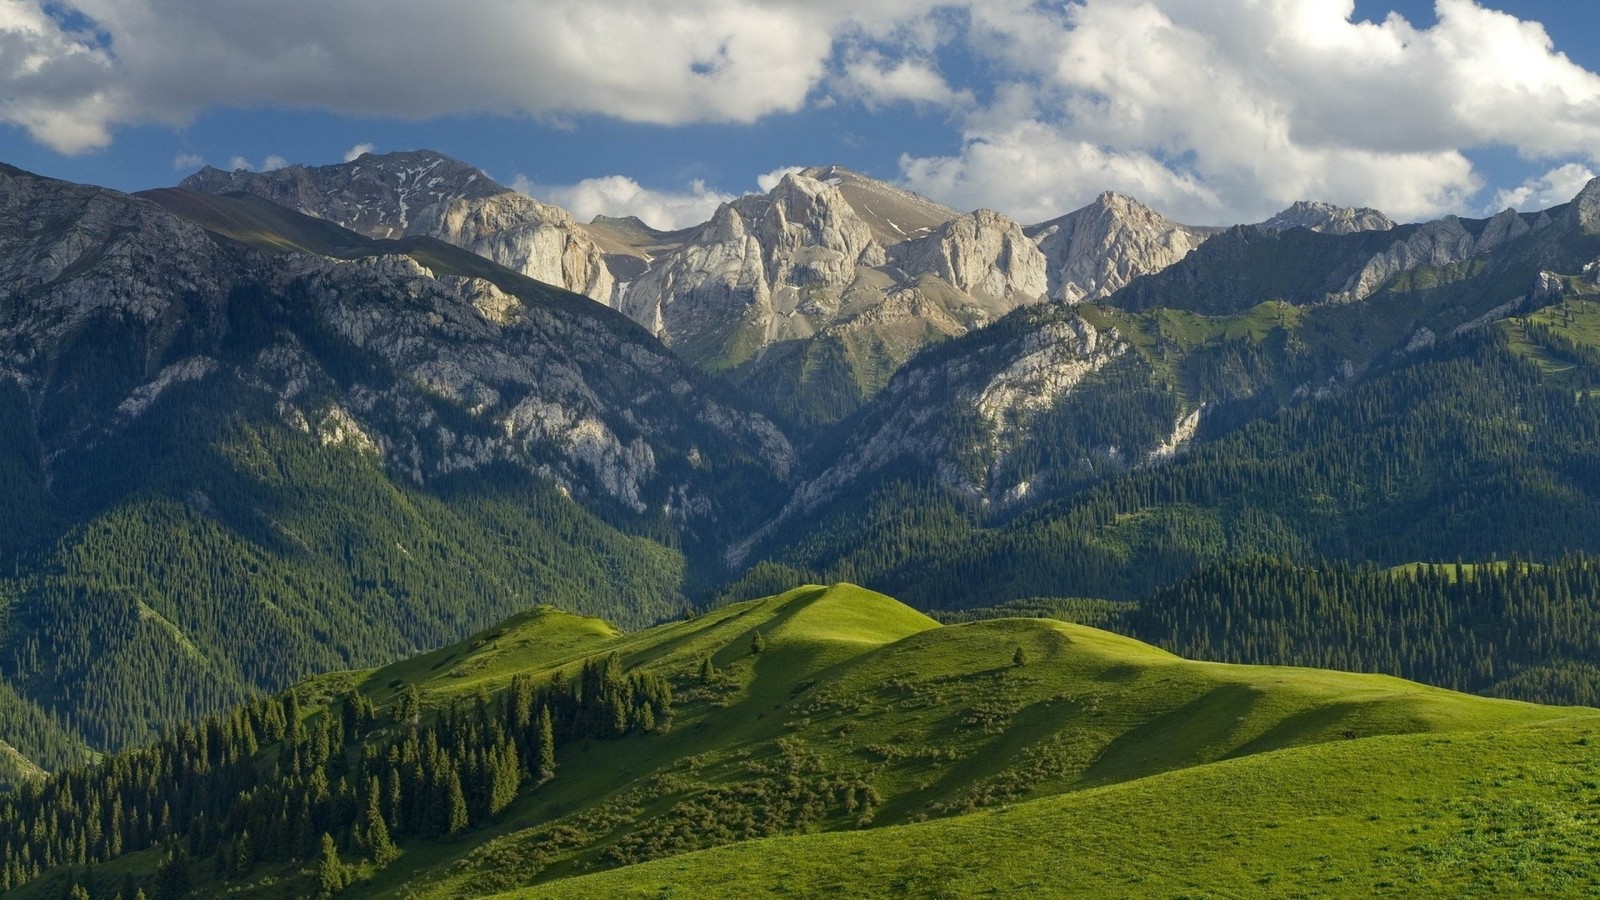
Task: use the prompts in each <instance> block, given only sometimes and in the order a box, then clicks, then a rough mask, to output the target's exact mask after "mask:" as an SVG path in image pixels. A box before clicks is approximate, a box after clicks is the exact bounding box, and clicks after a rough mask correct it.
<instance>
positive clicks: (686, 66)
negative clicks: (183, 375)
mask: <svg viewBox="0 0 1600 900" xmlns="http://www.w3.org/2000/svg"><path fill="white" fill-rule="evenodd" d="M51 3H55V4H57V5H59V6H64V7H69V8H71V9H72V10H73V11H75V12H77V13H81V14H82V15H83V16H86V17H88V19H90V20H92V21H93V23H94V25H95V28H96V29H97V33H96V34H80V33H76V32H72V31H69V30H67V29H65V28H63V26H62V25H61V24H60V23H59V22H58V21H57V19H56V18H52V17H51V16H50V15H47V14H46V13H45V11H44V10H45V8H46V7H47V6H49V5H50V4H51ZM931 6H933V3H932V2H930V0H679V2H675V3H670V4H667V3H658V2H655V0H546V2H542V3H540V4H538V8H537V9H536V10H531V9H530V7H529V6H528V4H527V3H526V2H524V0H480V2H476V3H472V4H457V5H455V6H452V7H451V8H450V10H449V12H448V14H441V9H440V7H439V5H438V4H437V3H435V2H431V0H341V2H339V3H328V2H326V0H278V2H275V3H260V2H255V3H216V2H214V0H65V2H63V0H48V2H47V0H0V97H3V98H6V99H5V100H4V101H3V103H0V120H3V121H8V122H11V123H13V124H17V125H21V126H22V127H25V128H27V129H28V130H29V132H30V133H31V134H32V135H33V136H34V137H35V139H37V140H39V141H42V142H44V143H47V144H48V145H50V146H52V147H54V148H56V149H58V150H60V151H62V152H66V153H72V152H80V151H82V150H86V149H93V148H96V147H102V146H105V145H106V144H107V143H109V141H110V129H111V127H112V126H115V125H117V124H121V123H133V122H144V121H165V122H181V121H184V120H186V119H187V118H188V117H190V116H192V115H194V114H195V113H196V112H197V111H198V110H201V109H204V108H207V107H211V106H216V105H227V106H235V107H240V106H250V105H255V104H272V105H276V106H283V107H293V108H317V109H328V110H332V111H335V112H339V113H345V114H355V115H375V116H397V117H403V118H427V117H434V116H440V115H446V114H454V113H467V112H493V113H501V114H512V115H517V114H528V115H535V116H541V117H550V118H561V117H567V116H572V115H582V114H595V113H597V114H601V115H606V116H613V117H616V118H620V119H626V120H630V121H637V122H651V123H661V124H679V123H685V122H705V121H710V122H750V121H754V120H756V119H758V118H760V117H762V116H765V115H768V114H771V113H776V112H785V111H792V110H796V109H799V108H801V107H802V106H803V105H804V104H805V102H806V98H807V96H808V95H809V94H810V93H811V91H812V89H813V88H814V87H816V86H817V85H818V84H819V83H820V82H821V81H822V79H823V78H824V77H825V75H826V74H827V69H828V64H829V61H830V59H832V57H833V55H834V48H835V42H836V40H837V39H839V38H841V36H845V35H849V34H852V33H855V32H857V31H860V30H862V29H866V28H868V26H871V28H874V29H876V28H883V27H891V26H892V24H893V23H895V22H898V21H912V20H915V19H917V18H918V17H919V16H921V15H922V13H923V11H924V10H925V9H927V8H929V7H931ZM112 47H114V48H115V52H114V53H113V52H112V51H111V49H110V48H112Z"/></svg>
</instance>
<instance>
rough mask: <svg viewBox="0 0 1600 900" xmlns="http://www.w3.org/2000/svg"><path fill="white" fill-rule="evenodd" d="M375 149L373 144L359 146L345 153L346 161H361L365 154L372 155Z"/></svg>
mask: <svg viewBox="0 0 1600 900" xmlns="http://www.w3.org/2000/svg"><path fill="white" fill-rule="evenodd" d="M373 149H375V148H374V145H372V144H357V145H355V146H354V147H351V148H350V149H349V150H346V151H345V152H344V161H345V162H355V161H356V160H358V159H360V158H361V156H362V155H363V154H366V153H371V152H372V151H373Z"/></svg>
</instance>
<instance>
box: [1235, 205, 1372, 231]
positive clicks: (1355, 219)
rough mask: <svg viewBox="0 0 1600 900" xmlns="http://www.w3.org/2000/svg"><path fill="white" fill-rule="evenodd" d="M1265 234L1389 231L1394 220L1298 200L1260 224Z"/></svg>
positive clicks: (1368, 210) (1360, 209)
mask: <svg viewBox="0 0 1600 900" xmlns="http://www.w3.org/2000/svg"><path fill="white" fill-rule="evenodd" d="M1261 227H1262V228H1265V229H1267V230H1268V231H1287V230H1289V229H1290V228H1306V229H1309V230H1311V231H1319V232H1321V233H1323V234H1354V233H1356V232H1358V231H1388V230H1389V229H1391V228H1394V227H1395V222H1394V220H1393V219H1391V218H1389V217H1388V216H1386V215H1384V214H1383V213H1381V212H1379V211H1378V210H1375V209H1371V208H1369V207H1365V206H1361V207H1351V206H1335V205H1333V204H1332V203H1322V202H1319V201H1311V200H1300V201H1298V202H1296V203H1295V204H1294V205H1293V206H1290V207H1289V208H1288V209H1286V210H1284V211H1283V212H1280V213H1278V214H1277V215H1275V216H1273V217H1272V218H1270V219H1268V220H1266V221H1265V222H1262V223H1261Z"/></svg>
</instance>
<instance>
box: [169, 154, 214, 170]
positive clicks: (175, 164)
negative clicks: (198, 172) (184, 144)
mask: <svg viewBox="0 0 1600 900" xmlns="http://www.w3.org/2000/svg"><path fill="white" fill-rule="evenodd" d="M205 164H206V158H205V157H204V156H201V155H200V154H198V153H179V154H178V155H177V156H174V157H173V158H172V170H173V171H174V172H191V171H194V170H195V169H198V168H200V167H201V166H203V165H205Z"/></svg>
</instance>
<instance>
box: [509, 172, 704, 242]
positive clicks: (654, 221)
mask: <svg viewBox="0 0 1600 900" xmlns="http://www.w3.org/2000/svg"><path fill="white" fill-rule="evenodd" d="M511 186H512V187H513V188H514V189H515V190H518V191H521V192H522V193H524V194H528V195H529V196H532V197H537V198H538V199H540V200H544V201H546V202H549V203H554V204H555V205H557V206H560V207H564V208H565V209H566V210H567V211H568V212H570V213H572V216H573V218H575V219H577V220H578V221H580V222H588V221H590V220H592V219H593V218H594V217H595V216H613V217H622V216H637V217H638V218H639V220H640V221H642V222H644V223H645V224H646V225H649V226H650V227H652V228H658V229H661V230H663V231H673V230H676V229H679V228H687V227H689V226H691V225H698V224H700V223H701V222H704V221H706V220H707V219H709V218H711V214H712V213H713V212H716V209H717V207H718V206H720V205H722V204H723V203H726V202H728V201H729V200H732V199H734V195H732V194H725V193H722V192H720V191H715V190H712V189H711V188H708V187H706V183H705V182H704V181H700V180H698V179H696V180H694V181H691V182H689V184H688V186H687V190H683V191H657V190H651V189H649V188H646V187H644V186H642V185H640V184H639V182H637V181H634V180H633V179H632V178H629V177H627V176H625V175H607V176H604V177H601V178H585V179H584V180H582V181H580V182H578V183H577V184H570V185H538V184H534V183H533V182H531V181H529V180H528V179H527V178H525V177H523V176H520V175H519V176H518V177H517V178H516V179H514V180H513V181H512V183H511Z"/></svg>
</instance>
